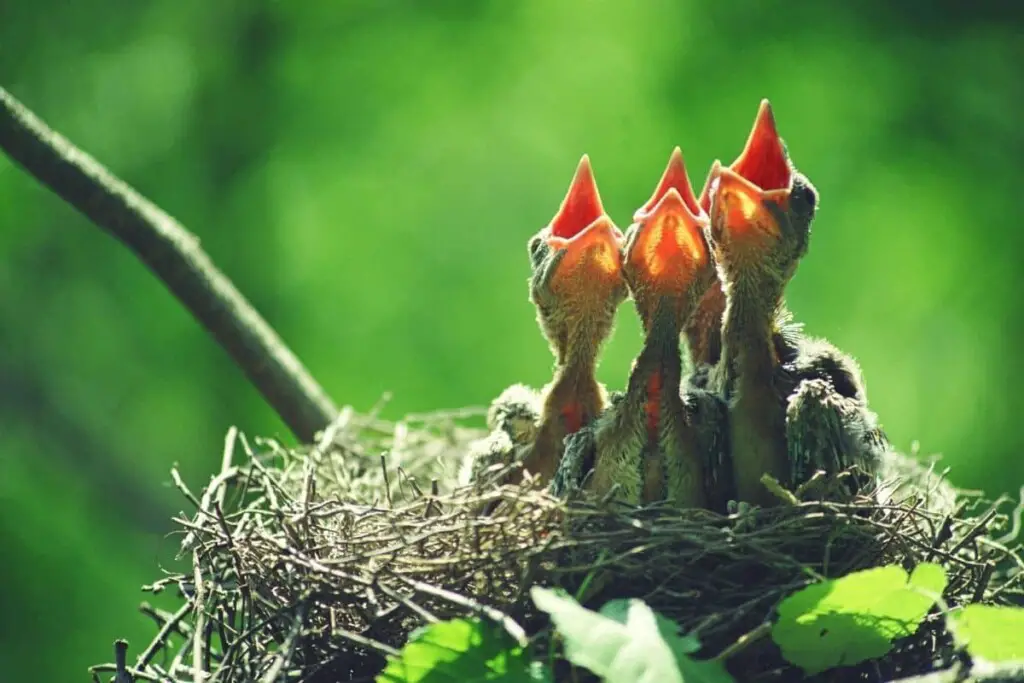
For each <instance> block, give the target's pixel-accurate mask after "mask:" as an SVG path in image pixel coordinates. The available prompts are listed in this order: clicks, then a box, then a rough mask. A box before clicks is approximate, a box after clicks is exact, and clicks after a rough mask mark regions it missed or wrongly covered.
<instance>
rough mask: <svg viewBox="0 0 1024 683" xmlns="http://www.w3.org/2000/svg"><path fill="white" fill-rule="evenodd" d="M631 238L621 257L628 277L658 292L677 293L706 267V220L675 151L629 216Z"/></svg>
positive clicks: (678, 153)
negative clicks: (647, 195)
mask: <svg viewBox="0 0 1024 683" xmlns="http://www.w3.org/2000/svg"><path fill="white" fill-rule="evenodd" d="M633 220H634V223H635V227H634V230H635V231H636V232H635V235H634V236H633V238H632V240H631V241H630V244H629V247H628V250H627V253H626V255H625V259H626V264H627V268H628V270H629V271H630V273H631V274H632V275H633V276H634V278H637V277H639V278H642V279H643V281H644V284H645V285H646V286H648V287H653V288H655V289H658V290H679V289H681V288H683V287H685V286H686V284H687V283H689V282H690V281H691V279H692V278H693V275H694V273H695V272H696V271H697V270H699V269H700V268H703V267H704V266H706V265H707V264H708V259H709V256H708V248H707V244H706V243H705V241H704V227H705V226H706V225H707V223H708V217H707V215H706V214H705V213H704V211H702V210H701V208H700V206H699V205H698V203H697V198H696V197H695V196H694V194H693V188H692V187H691V186H690V180H689V178H688V177H687V174H686V167H685V166H684V164H683V156H682V153H681V152H680V151H679V148H678V147H677V148H676V149H675V150H674V151H673V152H672V157H671V158H670V159H669V162H668V167H667V168H666V169H665V173H664V174H663V175H662V177H661V182H659V183H658V187H657V189H656V190H655V191H654V194H653V195H651V198H650V199H649V200H648V201H647V203H646V204H644V205H643V206H642V207H641V208H640V209H638V210H637V212H636V214H634V217H633Z"/></svg>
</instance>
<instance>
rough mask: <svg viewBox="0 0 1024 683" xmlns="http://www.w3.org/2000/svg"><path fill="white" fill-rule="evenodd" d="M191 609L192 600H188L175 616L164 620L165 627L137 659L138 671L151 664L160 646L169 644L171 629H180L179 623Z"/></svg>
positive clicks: (136, 667)
mask: <svg viewBox="0 0 1024 683" xmlns="http://www.w3.org/2000/svg"><path fill="white" fill-rule="evenodd" d="M191 609H192V600H191V599H189V600H186V601H185V604H184V605H182V606H181V607H180V608H179V609H178V611H177V612H175V613H174V615H173V616H171V618H170V619H168V620H167V621H166V622H164V625H163V627H161V629H160V630H159V631H158V632H157V634H156V637H155V638H153V641H152V642H151V643H150V644H149V647H147V648H146V649H145V650H143V652H142V654H141V655H139V658H138V659H137V660H135V670H136V671H143V670H145V668H146V667H147V666H149V663H150V661H152V659H153V657H154V656H155V655H156V653H157V651H158V650H159V649H160V648H162V647H166V646H167V639H168V638H169V637H170V635H171V631H175V630H177V629H178V624H179V623H180V622H181V620H182V619H184V618H185V615H186V614H188V613H189V611H191Z"/></svg>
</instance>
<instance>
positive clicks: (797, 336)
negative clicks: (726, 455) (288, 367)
mask: <svg viewBox="0 0 1024 683" xmlns="http://www.w3.org/2000/svg"><path fill="white" fill-rule="evenodd" d="M709 197H710V204H711V211H710V223H709V229H708V239H709V242H710V243H711V244H712V251H713V252H714V254H715V258H716V261H717V264H718V272H719V281H720V283H721V285H722V292H723V295H724V298H725V302H726V305H725V311H724V314H723V322H722V326H721V337H720V339H721V350H720V354H721V357H720V360H719V362H718V364H717V365H716V366H715V369H714V371H713V373H712V375H713V377H714V384H715V386H716V388H717V389H718V390H719V391H720V392H721V393H722V395H723V396H724V397H725V399H726V400H727V401H728V403H729V425H730V426H729V432H730V433H729V443H730V451H729V452H730V459H731V461H732V465H733V474H734V478H735V485H736V493H737V495H738V497H739V498H740V499H741V500H745V501H747V502H752V503H761V504H768V503H771V502H774V501H772V500H771V499H770V498H769V494H768V492H767V490H766V489H765V488H764V487H763V486H762V485H761V484H760V477H761V475H762V474H764V473H768V474H770V475H772V476H773V477H775V478H776V479H778V480H779V481H781V482H783V483H784V484H787V485H790V486H797V485H799V484H801V483H803V482H804V481H805V480H806V479H808V478H809V477H810V476H811V475H813V473H814V472H816V471H818V470H824V471H825V472H826V473H830V474H834V473H836V472H839V471H841V470H845V469H847V468H849V467H851V466H854V465H855V466H857V468H858V469H859V470H860V472H861V473H863V475H864V476H862V477H859V478H856V479H855V480H854V481H853V484H854V487H853V488H859V487H860V485H862V484H863V483H865V482H867V481H868V480H869V477H870V475H871V474H872V473H874V472H875V470H876V469H877V467H878V464H879V462H880V461H881V459H882V457H883V455H884V453H886V452H887V451H891V448H890V447H889V445H888V441H887V439H886V438H885V435H884V433H883V432H882V431H881V428H880V427H879V426H878V421H877V418H876V416H875V415H874V414H873V413H871V411H870V410H868V407H867V397H866V392H865V390H864V385H863V381H862V379H861V376H860V370H859V368H858V367H857V364H856V363H855V362H854V361H853V360H852V359H851V358H849V357H848V356H846V355H845V354H843V353H842V352H840V351H839V350H838V349H836V348H835V347H834V346H832V345H831V344H829V343H828V342H827V341H825V340H821V339H813V338H809V337H806V336H804V335H803V334H802V332H801V330H800V328H799V326H796V325H793V324H792V323H791V322H790V321H789V314H788V312H786V311H785V309H784V307H783V305H782V293H783V290H784V288H785V286H786V284H787V283H788V282H789V280H790V279H791V278H792V276H793V273H794V272H795V269H796V266H797V263H798V262H799V260H800V259H801V258H802V257H803V255H804V254H805V253H806V252H807V247H808V242H809V237H810V225H811V222H812V220H813V218H814V212H815V209H816V206H817V203H818V195H817V191H816V190H815V189H814V187H813V186H812V185H811V183H810V182H809V181H808V180H807V178H806V177H805V176H804V175H803V174H801V173H799V172H798V171H796V170H795V169H794V167H793V165H792V162H791V161H790V159H789V156H788V154H787V153H786V150H785V147H784V145H783V143H782V140H781V138H780V137H779V135H778V132H777V130H776V126H775V120H774V117H773V116H772V112H771V108H770V106H769V105H768V102H767V100H765V101H763V102H762V103H761V108H760V110H759V112H758V117H757V121H756V122H755V124H754V129H753V131H752V132H751V135H750V138H749V139H748V141H747V145H746V147H745V148H744V150H743V153H742V154H741V155H740V157H739V158H738V159H737V160H736V161H735V162H734V163H733V164H732V166H731V167H729V168H722V167H720V166H716V167H715V168H713V170H712V179H711V182H710V183H709ZM708 301H709V299H708V298H707V297H705V300H704V301H703V302H702V304H707V302H708ZM704 312H706V311H704ZM708 348H713V344H712V345H711V346H710V347H708Z"/></svg>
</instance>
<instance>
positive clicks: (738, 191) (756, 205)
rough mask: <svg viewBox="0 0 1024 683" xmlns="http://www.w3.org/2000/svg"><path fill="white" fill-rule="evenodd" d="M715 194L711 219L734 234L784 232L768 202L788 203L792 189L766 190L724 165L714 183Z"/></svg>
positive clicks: (769, 234)
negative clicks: (768, 206) (767, 206)
mask: <svg viewBox="0 0 1024 683" xmlns="http://www.w3.org/2000/svg"><path fill="white" fill-rule="evenodd" d="M711 196H712V201H711V220H712V221H713V222H714V223H715V224H716V225H717V226H721V227H722V228H725V229H726V230H728V231H729V233H730V234H732V235H734V236H737V237H742V236H744V235H750V234H753V233H754V231H758V232H760V233H762V234H765V235H768V236H770V237H774V238H778V237H779V236H780V234H781V233H780V232H779V225H778V222H777V221H776V220H775V217H774V216H773V215H772V214H771V212H770V211H768V209H767V208H766V207H765V202H767V201H772V202H774V203H776V204H779V205H780V206H785V204H786V202H787V201H788V198H789V190H788V189H786V190H770V191H767V192H766V191H764V190H762V189H761V188H759V187H758V186H757V185H755V184H754V183H752V182H750V181H749V180H747V179H746V178H744V177H743V176H741V175H740V174H739V173H736V172H735V171H733V170H732V169H729V168H721V169H719V172H718V174H717V176H716V177H715V178H714V180H713V181H712V183H711Z"/></svg>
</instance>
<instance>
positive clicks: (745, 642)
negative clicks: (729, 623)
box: [715, 621, 772, 662]
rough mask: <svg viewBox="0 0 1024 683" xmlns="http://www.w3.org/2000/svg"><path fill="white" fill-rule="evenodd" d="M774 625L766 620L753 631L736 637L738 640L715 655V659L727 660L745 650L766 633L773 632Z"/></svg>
mask: <svg viewBox="0 0 1024 683" xmlns="http://www.w3.org/2000/svg"><path fill="white" fill-rule="evenodd" d="M771 630H772V625H771V623H770V622H767V621H766V622H764V623H762V624H761V625H759V626H758V627H757V628H755V629H754V630H752V631H749V632H747V633H744V634H743V635H742V636H740V637H739V638H737V639H736V642H735V643H733V644H732V645H730V646H729V647H727V648H725V649H724V650H722V651H721V652H719V653H718V654H717V655H716V656H715V661H718V662H724V661H725V660H727V659H729V658H730V657H733V656H735V655H737V654H739V653H740V652H742V651H743V650H746V649H747V648H748V647H750V646H751V645H753V644H754V643H756V642H757V641H759V640H761V639H762V638H764V637H765V636H766V635H768V634H769V633H771Z"/></svg>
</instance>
